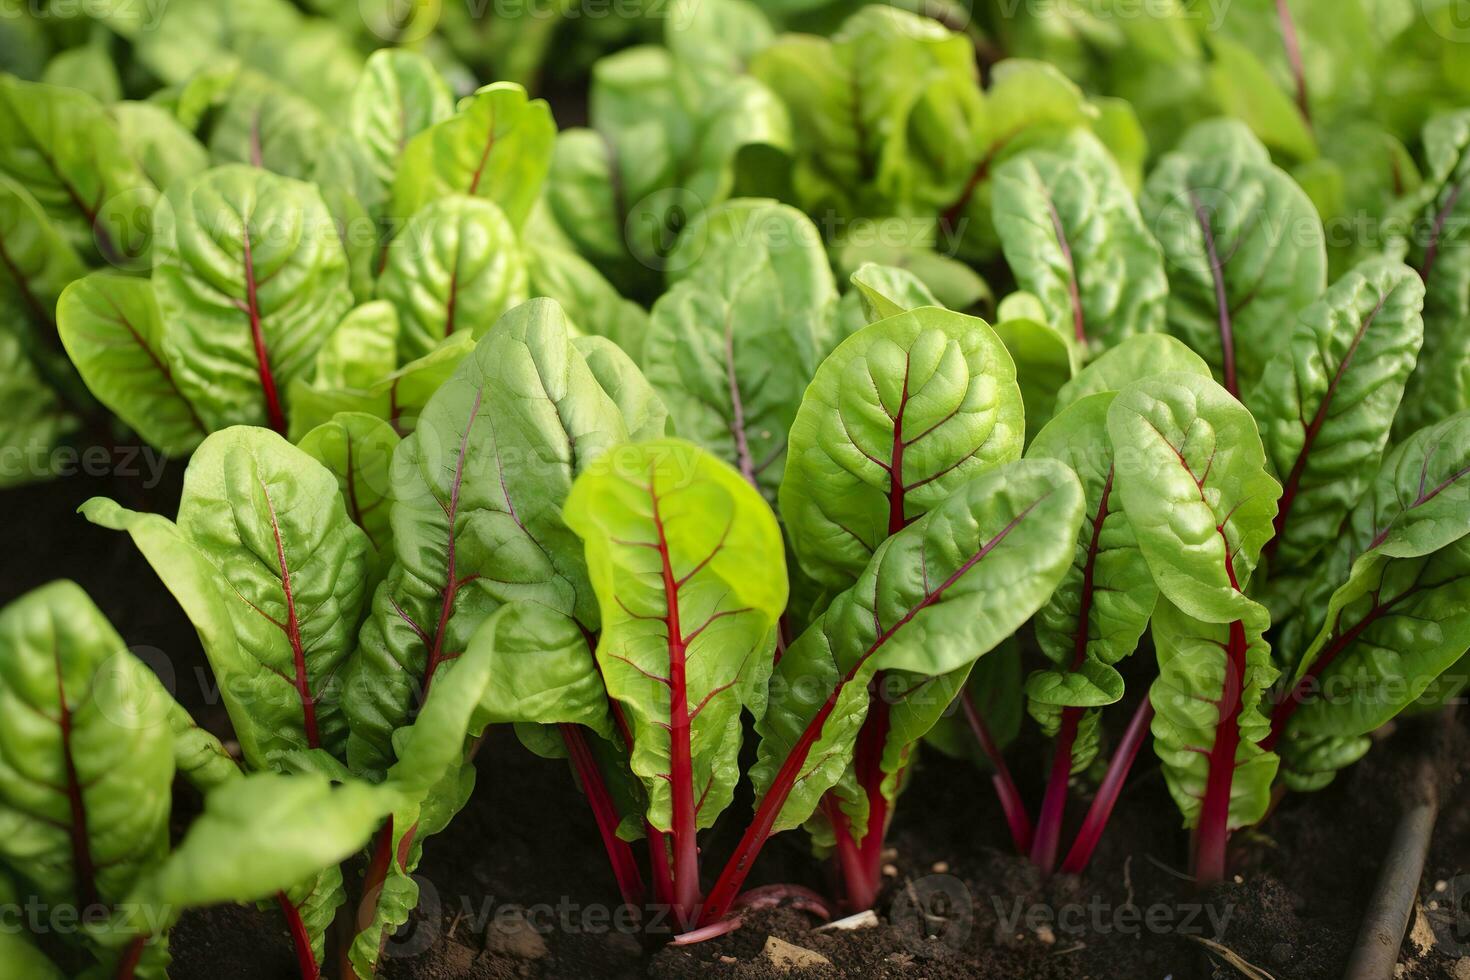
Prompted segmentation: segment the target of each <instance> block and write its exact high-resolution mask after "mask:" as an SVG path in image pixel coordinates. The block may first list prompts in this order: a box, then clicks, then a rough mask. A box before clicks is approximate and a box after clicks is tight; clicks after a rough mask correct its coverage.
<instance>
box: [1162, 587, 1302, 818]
mask: <svg viewBox="0 0 1470 980" xmlns="http://www.w3.org/2000/svg"><path fill="white" fill-rule="evenodd" d="M1264 625H1265V618H1264V616H1262V615H1257V616H1255V617H1253V618H1252V619H1251V620H1249V621H1247V622H1242V621H1240V620H1237V621H1235V622H1234V623H1208V622H1205V621H1203V620H1199V619H1195V618H1194V617H1193V616H1190V615H1189V614H1188V613H1186V612H1183V611H1182V610H1180V608H1179V607H1178V606H1176V605H1174V604H1173V603H1172V602H1170V601H1168V600H1167V599H1164V600H1163V601H1161V602H1160V603H1159V605H1158V607H1157V608H1156V609H1155V610H1154V616H1153V630H1152V632H1153V640H1154V649H1155V650H1156V651H1157V653H1158V659H1159V676H1158V679H1157V680H1155V681H1154V683H1153V685H1152V686H1151V687H1150V688H1149V694H1148V696H1149V700H1150V701H1152V702H1153V707H1154V711H1155V712H1156V713H1155V715H1154V719H1153V736H1154V751H1155V752H1156V753H1158V756H1159V761H1161V762H1162V763H1163V764H1164V778H1165V781H1166V782H1167V783H1168V786H1169V795H1170V796H1172V797H1173V798H1174V803H1175V804H1176V805H1177V806H1178V807H1179V812H1180V813H1181V814H1183V816H1184V825H1185V826H1186V827H1194V826H1196V825H1197V824H1198V823H1199V821H1200V815H1201V810H1202V808H1203V805H1204V800H1205V798H1206V795H1207V793H1208V791H1209V788H1210V786H1211V784H1212V782H1213V781H1214V780H1216V779H1219V778H1220V777H1219V775H1218V774H1217V772H1216V771H1215V766H1216V765H1217V764H1218V765H1220V766H1226V765H1228V766H1230V782H1229V793H1230V795H1229V810H1228V816H1227V820H1226V826H1227V828H1228V829H1230V830H1236V829H1239V828H1241V827H1248V826H1251V825H1252V824H1255V823H1258V822H1259V821H1260V820H1261V818H1263V817H1264V816H1265V815H1266V808H1267V807H1268V806H1270V803H1271V783H1272V781H1273V780H1274V779H1275V778H1276V769H1277V763H1278V759H1277V757H1276V755H1275V753H1272V752H1268V751H1266V750H1265V749H1263V748H1262V746H1261V743H1262V742H1263V741H1264V740H1265V738H1266V736H1267V734H1268V732H1269V731H1270V727H1271V723H1270V720H1269V719H1268V718H1267V715H1266V712H1265V711H1264V710H1263V698H1262V695H1263V693H1264V692H1265V691H1267V690H1269V689H1270V687H1271V684H1272V682H1273V681H1275V679H1276V668H1275V667H1274V666H1272V664H1271V650H1270V648H1269V647H1268V646H1267V645H1266V641H1265V640H1264V639H1263V638H1262V635H1261V632H1262V628H1263V626H1264ZM1227 699H1228V702H1230V703H1231V704H1232V706H1233V707H1234V709H1235V710H1234V713H1233V714H1232V715H1229V716H1226V715H1224V713H1223V712H1222V710H1221V702H1222V701H1225V700H1227ZM1231 729H1233V731H1234V738H1235V745H1234V751H1233V752H1232V751H1231V750H1230V749H1231V746H1230V743H1229V739H1228V738H1226V737H1222V734H1221V733H1222V732H1228V731H1230V730H1231Z"/></svg>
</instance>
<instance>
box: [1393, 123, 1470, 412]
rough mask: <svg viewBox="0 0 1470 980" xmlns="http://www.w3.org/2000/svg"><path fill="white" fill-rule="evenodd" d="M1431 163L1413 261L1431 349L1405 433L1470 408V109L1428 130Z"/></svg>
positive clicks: (1412, 391)
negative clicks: (1469, 226) (1469, 225)
mask: <svg viewBox="0 0 1470 980" xmlns="http://www.w3.org/2000/svg"><path fill="white" fill-rule="evenodd" d="M1424 153H1425V157H1426V158H1427V161H1428V172H1427V174H1426V175H1425V176H1426V180H1425V186H1424V193H1423V194H1422V195H1420V198H1421V199H1423V200H1424V201H1425V203H1424V204H1423V210H1422V211H1421V213H1420V214H1419V215H1417V216H1416V220H1415V223H1414V228H1413V231H1414V232H1415V233H1414V234H1413V235H1412V236H1411V247H1410V249H1409V256H1408V261H1409V264H1410V265H1412V266H1414V268H1415V269H1417V270H1418V272H1419V275H1420V277H1421V278H1422V279H1423V280H1424V285H1425V293H1424V349H1423V352H1422V354H1421V355H1420V357H1419V361H1418V364H1417V366H1416V367H1415V369H1414V374H1413V376H1412V377H1411V378H1410V379H1409V384H1408V390H1407V392H1406V393H1405V395H1404V408H1403V411H1402V412H1401V413H1400V415H1399V418H1398V419H1397V420H1396V422H1395V433H1394V434H1395V435H1396V436H1398V437H1399V438H1402V437H1403V436H1405V435H1407V434H1408V433H1410V432H1413V431H1414V430H1415V429H1417V428H1420V427H1422V426H1425V425H1428V424H1430V423H1432V422H1438V421H1440V420H1441V419H1443V418H1445V417H1446V416H1448V415H1451V414H1453V413H1455V412H1460V411H1464V410H1465V409H1467V408H1470V339H1467V332H1466V331H1465V329H1464V323H1465V321H1466V319H1467V317H1470V239H1467V233H1466V220H1465V215H1466V209H1467V207H1470V195H1465V194H1464V193H1463V192H1464V191H1465V189H1466V182H1467V181H1470V112H1466V111H1459V112H1453V113H1447V114H1444V115H1441V116H1437V117H1435V118H1434V119H1432V120H1430V122H1429V124H1428V125H1427V126H1425V128H1424Z"/></svg>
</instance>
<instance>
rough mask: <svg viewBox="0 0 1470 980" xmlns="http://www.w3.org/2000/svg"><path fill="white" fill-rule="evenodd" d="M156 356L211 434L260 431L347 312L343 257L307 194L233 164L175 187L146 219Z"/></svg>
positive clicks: (317, 199) (276, 420)
mask: <svg viewBox="0 0 1470 980" xmlns="http://www.w3.org/2000/svg"><path fill="white" fill-rule="evenodd" d="M155 223H156V226H157V227H156V234H155V238H156V240H155V243H154V268H153V288H154V293H155V295H156V297H157V300H158V312H159V315H160V316H161V317H162V319H163V324H164V330H163V351H164V355H165V358H166V360H167V361H168V362H169V364H170V365H171V368H172V370H173V375H174V378H175V380H176V381H177V382H178V386H179V389H180V391H181V392H182V394H183V395H184V397H185V398H187V399H188V400H189V402H190V403H191V404H192V405H193V406H194V408H195V410H196V411H197V412H198V413H199V415H200V417H201V418H202V419H203V420H204V422H205V423H206V424H208V425H209V427H210V428H211V429H222V428H224V427H226V426H229V425H235V424H248V425H258V424H262V423H269V424H270V426H271V427H272V428H274V429H275V430H276V431H278V432H285V431H286V420H285V408H284V403H283V398H282V396H283V395H284V393H285V392H286V390H287V386H288V385H289V384H290V383H291V381H292V379H294V378H296V377H298V376H301V375H303V374H305V373H307V372H309V371H310V369H311V367H312V364H313V361H314V359H315V357H316V354H317V351H318V350H319V349H320V347H321V345H322V343H323V342H324V341H325V339H326V337H327V336H328V335H329V334H330V333H331V331H332V328H333V327H335V326H336V325H337V322H338V321H339V320H340V319H341V318H342V316H343V314H345V313H346V312H347V310H348V309H349V308H350V307H351V306H352V293H351V290H350V289H349V288H348V282H347V260H346V256H345V255H344V254H343V251H342V244H341V242H340V240H339V239H338V237H337V230H336V227H335V225H334V223H333V222H332V219H331V216H330V215H329V214H328V213H327V210H326V207H325V206H324V205H323V204H322V201H321V196H320V195H319V194H318V193H317V191H316V189H315V187H313V186H312V185H310V184H303V183H300V182H298V181H294V180H291V179H289V178H286V177H278V176H276V175H274V174H271V173H267V172H266V171H264V170H259V169H255V168H251V167H244V166H226V167H218V168H216V169H214V170H209V171H206V172H205V173H203V174H201V175H200V176H199V177H196V178H194V179H191V180H185V181H182V182H180V183H178V184H175V185H174V186H173V187H172V188H170V189H169V193H168V195H167V196H166V197H165V198H164V199H163V201H162V202H161V203H160V205H159V208H158V211H157V213H156V214H155Z"/></svg>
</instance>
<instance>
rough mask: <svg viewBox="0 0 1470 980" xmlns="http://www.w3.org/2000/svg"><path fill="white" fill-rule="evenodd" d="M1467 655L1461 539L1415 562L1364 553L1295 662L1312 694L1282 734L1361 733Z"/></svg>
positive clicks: (1468, 578) (1465, 541)
mask: <svg viewBox="0 0 1470 980" xmlns="http://www.w3.org/2000/svg"><path fill="white" fill-rule="evenodd" d="M1466 649H1470V538H1463V537H1462V538H1460V539H1459V540H1457V541H1455V542H1453V543H1451V544H1448V545H1445V546H1444V547H1442V548H1440V549H1438V550H1436V551H1434V552H1431V553H1430V554H1428V555H1425V556H1423V557H1417V558H1388V557H1385V556H1383V555H1381V554H1378V553H1373V554H1369V555H1365V556H1363V557H1362V558H1360V559H1358V561H1357V562H1356V563H1355V564H1354V566H1353V571H1352V574H1351V576H1350V577H1349V578H1348V580H1347V581H1346V582H1345V583H1344V584H1343V585H1342V586H1341V587H1339V588H1338V589H1337V591H1336V592H1335V593H1334V594H1333V596H1332V599H1331V601H1330V602H1329V604H1328V607H1327V616H1326V620H1325V622H1324V623H1323V626H1322V630H1321V632H1320V633H1318V635H1317V637H1316V639H1315V640H1314V641H1313V643H1312V645H1311V647H1309V648H1308V649H1307V650H1306V652H1305V654H1304V655H1303V656H1302V657H1301V659H1300V660H1299V661H1298V663H1297V665H1296V671H1295V675H1294V679H1295V680H1299V679H1300V678H1301V677H1303V676H1305V675H1306V673H1307V672H1308V671H1311V672H1312V673H1313V675H1314V677H1315V678H1316V681H1315V683H1314V684H1313V687H1312V691H1311V692H1309V693H1308V695H1307V696H1306V697H1305V698H1304V700H1303V702H1302V704H1301V706H1300V707H1299V708H1298V709H1297V710H1296V711H1295V712H1294V713H1293V714H1292V716H1291V721H1290V723H1289V726H1288V728H1287V730H1286V733H1287V738H1288V740H1290V739H1291V738H1293V737H1297V736H1304V737H1313V736H1334V737H1338V738H1343V737H1356V736H1361V735H1367V734H1368V733H1369V732H1371V731H1373V730H1374V729H1375V728H1377V727H1378V726H1380V725H1382V724H1384V723H1385V722H1387V721H1388V720H1389V719H1390V718H1392V717H1394V716H1395V715H1397V714H1398V713H1399V712H1400V711H1402V710H1404V709H1405V708H1406V707H1408V706H1409V705H1410V704H1412V703H1413V702H1414V701H1415V700H1416V699H1417V698H1418V697H1419V696H1420V695H1421V694H1423V693H1424V691H1425V690H1426V689H1427V688H1428V687H1429V685H1430V683H1431V682H1432V681H1433V680H1434V679H1435V678H1436V677H1438V676H1439V675H1440V674H1441V673H1443V672H1444V671H1445V670H1446V669H1447V668H1449V667H1450V666H1452V665H1453V664H1454V663H1456V662H1457V661H1458V660H1459V659H1460V658H1461V657H1462V656H1463V655H1464V653H1465V651H1466Z"/></svg>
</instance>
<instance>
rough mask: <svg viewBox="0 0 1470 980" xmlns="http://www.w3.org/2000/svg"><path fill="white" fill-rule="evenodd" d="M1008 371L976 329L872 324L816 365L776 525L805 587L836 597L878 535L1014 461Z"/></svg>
mask: <svg viewBox="0 0 1470 980" xmlns="http://www.w3.org/2000/svg"><path fill="white" fill-rule="evenodd" d="M1023 430H1024V420H1023V417H1022V406H1021V393H1020V390H1019V389H1018V388H1017V387H1016V381H1015V366H1014V364H1013V363H1012V362H1011V358H1010V355H1009V354H1007V353H1006V351H1005V348H1004V346H1003V345H1002V344H1001V342H1000V340H999V338H998V337H996V335H995V333H994V332H993V331H992V330H991V329H990V328H989V327H987V326H986V325H985V322H984V321H983V320H977V319H975V318H974V317H968V316H964V315H963V314H959V313H951V312H949V311H948V310H941V309H937V308H934V307H928V308H925V309H920V310H915V311H913V312H910V313H903V314H900V315H898V316H895V317H890V318H889V319H887V320H880V321H879V322H877V323H874V324H872V325H870V326H867V327H864V328H863V329H862V330H859V331H858V332H857V333H855V334H853V335H852V336H851V337H849V338H848V339H847V340H845V341H843V343H842V344H841V345H840V346H839V347H838V348H837V350H836V351H834V352H833V354H832V355H831V356H830V357H828V358H827V360H826V361H824V362H823V363H822V366H821V368H820V369H819V370H818V371H817V374H816V377H815V379H814V380H813V381H812V384H811V387H810V388H809V389H808V390H807V394H806V396H805V397H804V398H803V399H802V404H801V408H800V410H799V411H798V412H797V415H796V421H795V422H794V423H793V425H792V427H791V445H790V448H789V450H788V456H787V469H786V476H785V479H784V480H783V481H782V485H781V494H780V502H781V514H782V516H783V517H784V518H785V520H786V524H787V528H788V530H789V532H790V534H791V542H792V547H793V549H794V550H795V551H796V555H797V557H798V558H799V559H800V561H801V564H802V567H803V568H804V569H805V570H806V571H807V573H808V574H810V575H811V576H812V577H814V578H815V579H817V580H818V581H819V582H821V583H823V584H824V585H827V586H829V587H831V588H834V589H840V588H845V587H846V586H847V585H850V584H851V583H852V580H853V579H854V578H855V577H856V576H857V574H858V573H859V572H860V571H861V570H862V569H863V568H864V567H865V566H866V565H868V563H869V560H870V559H871V557H872V555H873V554H874V552H875V551H876V549H877V548H878V546H879V545H880V544H881V543H882V542H883V540H884V539H885V538H886V537H888V536H889V535H890V534H892V533H894V532H895V531H897V530H899V529H901V528H902V527H904V526H905V525H906V524H907V523H908V522H909V521H911V520H913V519H914V518H915V517H917V516H918V515H919V514H922V513H924V512H925V511H927V510H929V509H931V508H932V507H934V506H936V505H937V504H939V502H940V501H942V500H944V499H945V498H946V497H948V496H949V495H950V494H951V493H952V492H954V491H955V490H956V489H958V488H959V487H961V486H963V485H964V484H965V483H966V482H967V481H968V480H969V479H970V478H971V477H973V476H974V475H975V474H976V473H977V472H980V471H982V470H984V469H987V468H989V467H991V466H994V465H996V464H998V463H1004V462H1009V461H1011V460H1014V459H1016V458H1018V457H1019V456H1020V453H1021V442H1022V437H1023V434H1024V431H1023Z"/></svg>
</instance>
